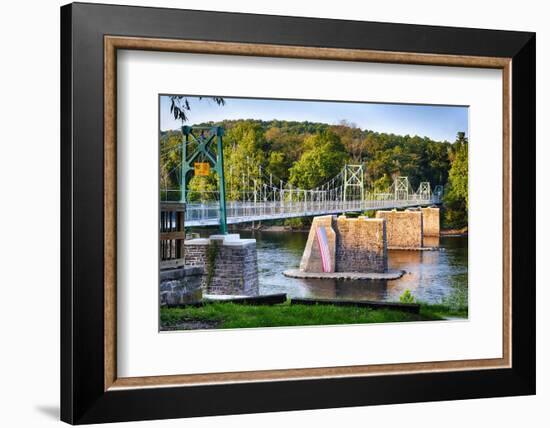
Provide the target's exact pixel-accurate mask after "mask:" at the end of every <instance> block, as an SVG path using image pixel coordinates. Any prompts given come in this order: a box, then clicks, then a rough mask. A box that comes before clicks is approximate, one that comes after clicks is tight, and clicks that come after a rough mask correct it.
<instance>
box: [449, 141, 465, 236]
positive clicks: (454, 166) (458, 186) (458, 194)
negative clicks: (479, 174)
mask: <svg viewBox="0 0 550 428" xmlns="http://www.w3.org/2000/svg"><path fill="white" fill-rule="evenodd" d="M450 157H451V168H450V170H449V181H448V184H447V187H446V190H445V195H444V203H445V213H444V217H443V220H444V225H445V226H446V227H452V228H461V227H464V226H466V225H468V140H467V139H466V138H465V137H464V135H463V134H461V133H460V134H459V135H458V136H457V141H456V143H455V144H454V146H453V150H452V152H451V155H450Z"/></svg>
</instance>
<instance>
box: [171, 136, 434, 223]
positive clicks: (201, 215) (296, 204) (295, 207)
mask: <svg viewBox="0 0 550 428" xmlns="http://www.w3.org/2000/svg"><path fill="white" fill-rule="evenodd" d="M196 129H197V128H191V127H185V126H184V127H183V128H182V130H183V135H184V136H185V138H184V141H183V143H182V144H180V145H178V146H175V147H172V148H164V149H163V148H161V162H162V161H163V156H166V155H167V153H168V154H169V153H170V151H172V150H181V158H180V159H182V160H183V161H180V162H179V163H178V164H177V165H176V166H175V167H174V168H173V169H172V170H171V171H168V172H167V173H165V174H164V177H169V176H170V175H171V174H176V175H177V179H178V180H177V181H178V182H179V183H180V185H179V187H178V188H169V187H168V186H167V183H168V182H169V180H163V178H162V176H161V202H162V204H163V205H165V206H166V205H170V204H182V203H185V226H186V227H187V226H189V227H193V226H195V227H196V226H213V225H220V226H221V228H222V230H223V229H224V228H225V225H227V224H237V223H249V222H257V221H263V220H276V219H285V218H294V217H310V216H320V215H328V214H343V213H349V212H362V211H368V210H380V209H394V208H412V207H421V206H428V205H434V204H439V203H440V202H441V196H442V193H443V188H442V186H436V187H435V188H434V189H432V188H431V184H430V183H429V182H421V183H420V185H419V187H418V188H417V189H413V188H412V186H411V184H410V181H409V178H408V177H403V176H399V177H395V179H394V181H393V183H392V185H391V186H390V187H389V188H388V189H387V190H386V191H384V192H379V191H378V192H377V191H374V189H369V188H368V186H366V184H365V181H366V180H365V168H364V165H362V164H346V165H344V166H343V167H342V169H341V170H340V171H339V172H338V173H337V174H336V175H335V176H334V177H332V178H331V179H329V180H327V181H326V182H325V183H323V184H321V185H319V186H316V187H315V188H313V189H302V188H298V187H296V186H293V185H292V184H291V183H289V182H286V181H284V180H281V179H279V178H277V177H275V176H274V175H273V174H270V173H267V172H266V169H265V168H264V167H262V166H259V167H257V168H251V167H245V168H244V169H243V168H241V170H240V171H233V167H232V165H228V166H227V167H225V168H224V165H223V147H222V135H223V129H222V128H220V127H214V128H209V133H208V134H207V135H205V133H204V132H203V131H201V134H200V135H196V134H195V133H194V132H193V131H194V130H196ZM216 142H217V144H216V150H215V152H213V151H212V150H211V149H210V148H209V146H211V145H214V143H216ZM189 154H190V155H189ZM197 160H206V161H208V162H209V164H211V165H212V166H213V169H214V171H215V172H216V174H217V175H218V182H219V185H218V190H204V189H199V190H196V189H189V188H188V175H189V174H190V173H191V172H192V171H195V175H197V169H198V168H199V166H200V165H198V163H197ZM247 164H248V160H247Z"/></svg>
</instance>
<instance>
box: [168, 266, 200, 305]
mask: <svg viewBox="0 0 550 428" xmlns="http://www.w3.org/2000/svg"><path fill="white" fill-rule="evenodd" d="M203 276H204V269H203V268H202V266H192V267H191V266H182V267H178V268H172V269H162V270H161V271H160V305H161V306H173V305H182V304H187V303H196V302H199V301H200V300H201V299H202V288H201V287H202V282H203Z"/></svg>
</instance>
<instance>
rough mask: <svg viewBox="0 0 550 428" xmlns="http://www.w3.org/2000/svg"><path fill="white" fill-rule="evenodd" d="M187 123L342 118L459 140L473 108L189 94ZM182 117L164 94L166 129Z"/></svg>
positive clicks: (162, 116) (389, 130)
mask: <svg viewBox="0 0 550 428" xmlns="http://www.w3.org/2000/svg"><path fill="white" fill-rule="evenodd" d="M188 100H189V103H190V106H191V110H190V111H189V112H187V113H188V114H187V116H188V117H189V121H188V122H186V124H187V125H193V124H195V123H201V122H209V121H213V122H218V121H222V120H224V119H262V120H272V119H278V120H295V121H305V120H307V121H310V122H321V123H328V124H337V123H338V122H340V121H341V120H347V121H348V122H352V123H355V124H356V125H357V126H358V127H359V128H361V129H370V130H373V131H377V132H386V133H394V134H401V135H406V134H409V135H418V136H420V137H430V138H432V139H434V140H439V141H443V140H447V141H451V142H453V141H454V140H455V137H456V133H457V132H465V133H466V135H468V108H467V107H463V106H428V105H414V104H377V103H350V102H334V101H299V100H298V101H297V100H277V99H252V98H230V97H226V98H225V105H224V106H218V105H217V104H216V103H215V102H214V101H212V100H211V99H208V98H203V99H202V100H199V99H198V97H191V96H190V97H188ZM181 125H182V124H181V121H180V120H177V121H176V120H175V119H174V117H173V116H172V114H171V113H170V100H169V97H168V96H161V101H160V129H161V130H162V131H166V130H169V129H179V128H180V127H181Z"/></svg>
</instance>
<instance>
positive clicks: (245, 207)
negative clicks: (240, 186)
mask: <svg viewBox="0 0 550 428" xmlns="http://www.w3.org/2000/svg"><path fill="white" fill-rule="evenodd" d="M432 203H436V201H434V199H433V198H430V199H422V198H418V197H410V198H409V199H404V200H395V199H366V200H363V201H361V200H356V201H313V202H312V201H276V202H272V201H262V202H240V201H236V202H231V201H229V202H227V203H226V212H227V218H228V219H231V218H233V219H239V221H238V222H242V221H246V220H245V219H250V220H249V221H254V219H258V220H259V219H269V218H273V219H276V218H285V217H300V216H310V215H316V214H322V213H327V214H328V213H342V212H350V211H368V210H373V209H393V208H407V207H412V206H418V205H429V204H432ZM218 219H219V203H218V202H207V203H187V206H186V212H185V222H186V224H187V223H189V222H192V223H200V222H202V221H208V220H218Z"/></svg>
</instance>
